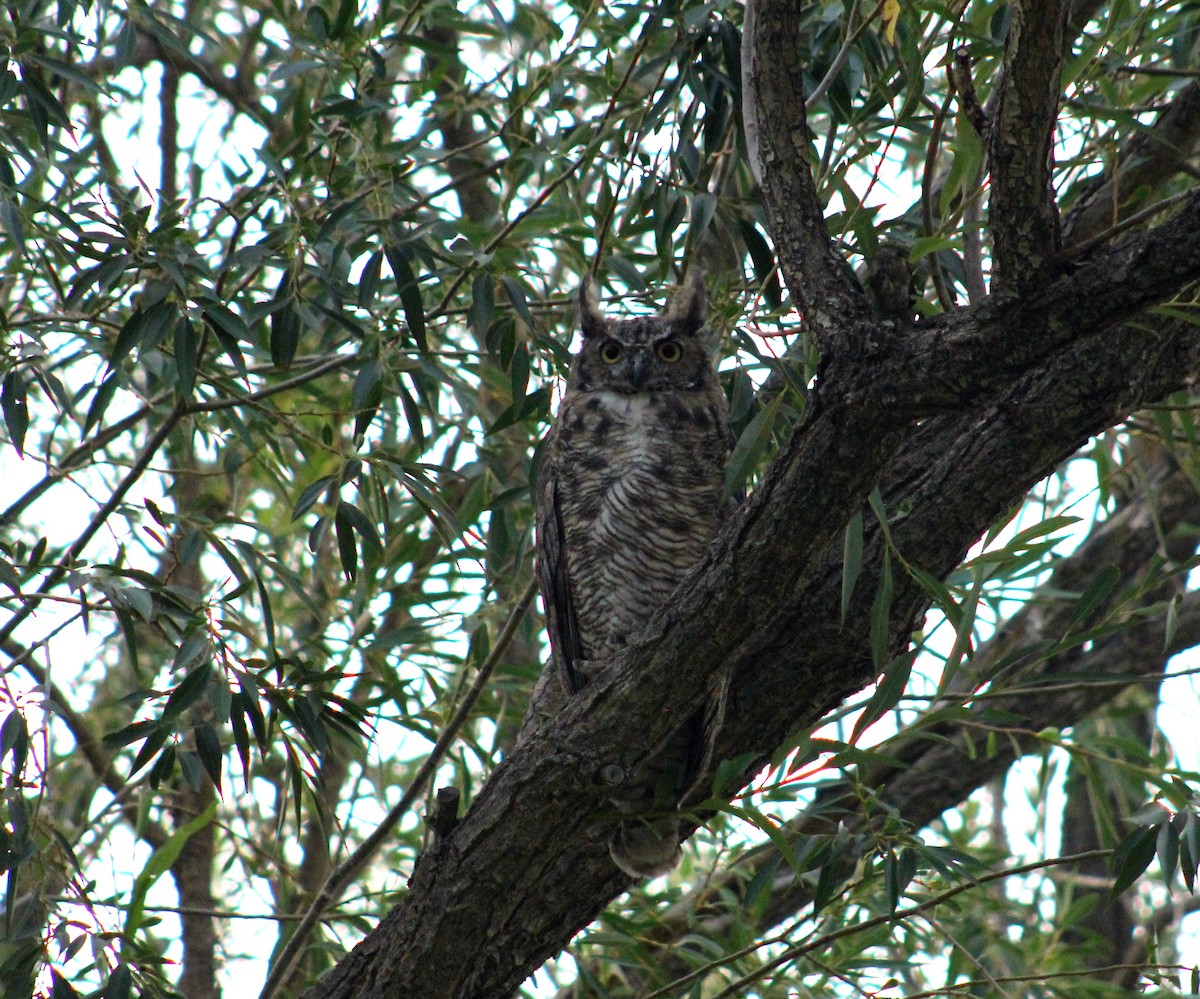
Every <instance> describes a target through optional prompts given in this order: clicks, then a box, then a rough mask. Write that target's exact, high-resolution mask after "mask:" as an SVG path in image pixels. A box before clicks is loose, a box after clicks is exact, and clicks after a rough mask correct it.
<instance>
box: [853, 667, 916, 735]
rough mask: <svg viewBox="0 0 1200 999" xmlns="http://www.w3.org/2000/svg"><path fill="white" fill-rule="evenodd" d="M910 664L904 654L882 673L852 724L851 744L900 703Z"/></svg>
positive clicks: (909, 673)
mask: <svg viewBox="0 0 1200 999" xmlns="http://www.w3.org/2000/svg"><path fill="white" fill-rule="evenodd" d="M912 664H913V659H912V657H911V656H909V655H907V654H906V655H902V656H900V657H899V658H897V659H895V660H894V661H893V662H892V663H891V664H890V665H889V666H888V668H887V669H886V670H885V671H884V674H883V678H882V679H881V680H880V681H879V686H877V687H876V688H875V693H874V694H872V695H871V699H870V700H869V701H868V702H867V706H866V707H865V708H863V712H862V714H861V715H859V716H858V720H857V721H856V722H855V723H854V731H853V732H851V733H850V741H851V742H857V741H858V739H859V737H860V736H861V735H862V734H863V732H865V731H866V730H867V729H868V728H870V726H872V725H874V724H875V722H877V721H879V719H880V718H882V717H883V716H884V715H885V714H887V713H888V712H889V711H891V710H892V708H894V707H895V706H896V705H897V704H899V703H900V698H901V697H903V696H904V690H905V688H906V687H907V686H908V678H909V676H910V675H911V674H912Z"/></svg>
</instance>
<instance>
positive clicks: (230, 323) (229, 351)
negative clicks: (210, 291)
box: [200, 302, 250, 379]
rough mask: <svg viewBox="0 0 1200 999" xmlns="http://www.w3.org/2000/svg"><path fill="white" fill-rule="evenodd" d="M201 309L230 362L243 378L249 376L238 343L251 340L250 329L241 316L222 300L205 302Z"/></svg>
mask: <svg viewBox="0 0 1200 999" xmlns="http://www.w3.org/2000/svg"><path fill="white" fill-rule="evenodd" d="M200 311H201V315H203V316H204V321H205V322H207V323H208V328H209V329H211V330H212V331H213V334H214V335H215V336H216V338H217V343H219V344H220V345H221V350H223V351H224V352H225V356H226V357H228V358H229V363H230V364H232V365H233V366H234V368H235V369H236V370H237V373H238V374H239V375H240V376H241V377H242V378H243V379H246V378H249V377H250V373H249V372H248V371H247V370H246V359H245V358H244V357H243V356H242V348H241V347H240V346H239V345H238V343H239V341H245V342H247V343H248V342H249V341H250V330H249V329H247V327H246V324H245V323H244V322H243V321H242V318H241V316H238V315H237V314H235V313H234V312H231V311H230V310H229V309H227V308H226V307H225V306H224V305H222V304H221V303H220V302H205V303H204V304H203V306H202V307H201V310H200Z"/></svg>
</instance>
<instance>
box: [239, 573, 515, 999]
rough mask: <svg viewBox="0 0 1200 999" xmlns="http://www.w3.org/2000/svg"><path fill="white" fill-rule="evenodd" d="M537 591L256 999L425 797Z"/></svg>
mask: <svg viewBox="0 0 1200 999" xmlns="http://www.w3.org/2000/svg"><path fill="white" fill-rule="evenodd" d="M536 592H537V580H536V579H531V580H530V581H529V582H528V583H527V584H526V586H525V589H524V590H523V591H522V592H521V594H520V596H519V597H517V602H516V603H515V604H514V605H513V608H512V610H510V611H509V614H508V618H507V619H506V620H505V622H504V624H503V626H502V627H501V628H500V632H499V634H497V636H496V641H495V644H493V646H492V648H491V651H489V652H488V655H487V658H486V659H485V660H484V661H483V663H482V664H481V665H480V667H479V672H478V673H477V674H476V675H475V679H474V681H473V682H472V683H471V686H470V687H469V688H468V689H467V691H466V693H465V694H464V695H463V699H462V700H461V701H460V702H459V705H458V707H457V708H456V709H455V711H454V714H453V715H451V716H450V720H449V721H448V722H446V727H445V728H444V729H443V730H442V734H441V735H440V736H438V740H437V742H436V743H434V746H433V749H431V750H430V751H429V755H428V756H427V757H426V758H425V760H424V762H423V763H422V764H421V766H420V767H419V768H418V769H417V772H416V773H415V774H414V775H413V779H412V780H411V781H410V782H409V785H408V787H407V788H405V789H404V794H403V795H401V797H400V800H399V801H398V802H397V803H396V804H395V805H394V806H393V807H392V808H391V809H390V810H389V811H388V813H387V815H385V816H384V817H383V819H382V820H380V822H379V825H377V826H376V827H375V828H374V829H373V830H372V831H371V834H370V835H369V836H368V837H367V838H366V839H364V840H363V841H362V843H360V844H359V845H358V847H357V848H355V850H354V852H353V853H351V854H350V856H348V857H347V858H346V859H345V860H343V861H342V862H341V863H340V864H338V866H337V867H335V868H334V869H333V871H332V872H331V873H330V875H329V880H327V881H326V882H325V885H324V887H323V888H322V889H321V891H320V893H319V894H318V895H317V897H316V898H314V899H313V901H312V904H311V905H310V906H309V908H308V911H307V912H305V914H304V918H303V919H301V920H300V924H299V925H298V926H297V927H296V929H295V930H294V931H293V933H292V935H291V937H289V938H288V942H287V943H286V944H285V945H284V947H283V949H282V950H281V951H280V952H279V955H278V957H276V959H275V961H274V963H273V964H272V965H271V971H270V973H269V974H268V975H267V979H266V981H265V982H264V983H263V987H262V991H261V992H260V993H259V997H258V999H271V996H273V995H274V994H275V993H276V992H277V991H278V990H279V988H280V986H282V985H283V984H284V982H285V981H286V980H287V978H288V975H289V974H290V973H291V969H292V966H293V965H294V964H295V963H296V960H297V958H298V957H299V956H300V952H301V951H302V950H303V949H304V945H305V944H306V943H307V941H308V938H309V936H310V935H311V934H312V931H313V928H314V927H315V926H316V925H317V923H318V922H320V921H321V918H322V917H323V916H324V915H325V913H326V912H328V911H329V909H330V907H332V906H334V905H336V904H337V901H338V899H339V898H341V895H342V892H343V891H345V890H346V886H347V885H349V884H350V882H351V881H352V880H353V879H354V877H355V876H356V875H357V874H358V873H359V872H360V871H361V870H362V869H363V868H364V867H365V866H366V865H367V864H368V863H369V862H370V860H371V858H372V857H373V856H374V855H375V851H376V850H378V849H379V847H380V846H382V845H383V842H384V840H385V839H386V838H387V837H388V836H389V835H390V834H391V832H392V830H393V829H394V828H395V827H396V824H397V823H398V822H399V821H400V820H401V819H402V818H404V816H405V815H407V814H408V812H409V810H410V809H411V808H412V806H413V803H414V802H415V801H416V800H417V799H418V798H420V797H421V795H423V794H424V793H425V787H426V785H427V784H428V783H429V780H430V779H431V778H432V777H433V774H434V771H436V770H437V768H438V766H440V765H441V762H442V759H443V758H444V757H445V755H446V752H447V751H448V750H449V748H450V745H451V744H452V743H453V742H454V740H455V739H456V738H457V737H458V732H459V730H460V729H461V728H462V727H463V725H464V724H465V723H466V721H467V718H468V717H469V716H470V714H471V711H472V709H473V708H474V707H475V702H476V701H477V700H478V699H479V695H480V694H482V693H483V690H484V688H485V687H486V686H487V683H488V680H489V679H490V678H491V675H492V671H493V670H494V669H495V668H496V666H497V664H498V663H499V662H500V661H501V659H502V658H503V656H504V652H505V650H506V649H507V648H508V644H509V642H511V641H512V639H513V636H514V635H515V634H516V631H517V626H518V625H519V624H520V623H521V619H522V618H523V617H524V616H525V611H526V610H528V608H529V604H530V602H531V601H532V600H533V596H534V594H535V593H536Z"/></svg>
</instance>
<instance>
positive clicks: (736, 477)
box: [721, 392, 784, 506]
mask: <svg viewBox="0 0 1200 999" xmlns="http://www.w3.org/2000/svg"><path fill="white" fill-rule="evenodd" d="M783 396H784V393H782V392H780V393H779V394H777V395H776V396H775V398H774V399H772V400H771V401H770V402H769V403H768V404H767V405H766V406H764V407H763V408H762V409H760V410H759V411H758V412H757V413H756V414H755V415H754V418H753V419H752V420H751V421H750V422H749V423H748V424H747V425H746V429H745V430H743V431H742V435H741V436H740V437H739V438H738V440H737V444H735V445H734V448H733V454H731V455H730V456H729V464H728V465H727V466H726V468H725V485H724V487H723V488H722V490H721V505H722V506H723V505H724V504H725V503H727V502H728V501H729V500H730V498H731V497H733V496H735V495H737V494H738V493H740V492H741V491H742V489H743V488H745V485H746V481H747V480H748V479H749V478H750V473H751V472H752V471H753V470H754V469H755V468H756V467H757V466H758V464H759V462H760V461H761V460H762V457H763V455H765V454H766V451H767V446H768V445H769V444H770V442H771V434H772V432H773V431H774V429H775V419H776V417H777V416H778V415H779V407H780V405H781V404H782V402H783Z"/></svg>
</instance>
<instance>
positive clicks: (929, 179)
mask: <svg viewBox="0 0 1200 999" xmlns="http://www.w3.org/2000/svg"><path fill="white" fill-rule="evenodd" d="M953 100H954V91H953V90H952V89H950V88H947V90H946V98H945V100H943V101H942V106H941V107H940V108H939V109H938V110H937V112H936V113H935V114H934V116H933V127H932V128H931V129H930V130H929V144H928V146H927V147H926V150H925V169H924V170H923V171H922V173H921V222H922V224H923V225H924V227H925V236H926V237H932V236H933V234H934V231H935V228H936V225H935V220H934V217H933V187H934V175H935V173H936V171H937V161H938V153H939V152H940V151H941V145H942V130H943V129H944V128H945V126H946V115H948V114H949V113H950V103H951V101H953ZM925 259H926V260H928V261H929V274H930V277H931V278H932V279H933V287H934V290H935V291H936V292H937V297H938V304H939V305H940V306H941V307H942V311H943V312H953V311H954V310H955V309H956V308H958V301H957V299H956V298H955V297H954V292H952V291H951V290H950V286H949V285H948V284H946V277H945V275H944V274H943V273H942V265H941V262H940V261H939V260H938V255H937V251H936V250H934V251H933V252H932V253H930V254H929V255H928V256H927V257H926V258H925Z"/></svg>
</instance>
